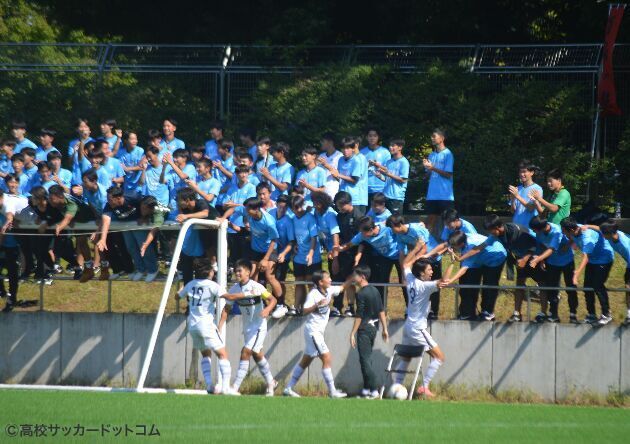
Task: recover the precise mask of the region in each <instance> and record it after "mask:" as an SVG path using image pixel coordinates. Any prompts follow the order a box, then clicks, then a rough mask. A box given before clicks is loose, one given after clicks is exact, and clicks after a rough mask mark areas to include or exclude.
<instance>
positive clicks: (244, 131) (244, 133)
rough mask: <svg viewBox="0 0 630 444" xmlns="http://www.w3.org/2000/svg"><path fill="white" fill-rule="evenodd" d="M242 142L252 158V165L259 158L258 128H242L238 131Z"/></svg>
mask: <svg viewBox="0 0 630 444" xmlns="http://www.w3.org/2000/svg"><path fill="white" fill-rule="evenodd" d="M238 137H239V139H241V144H242V146H244V147H245V148H246V151H247V153H249V155H250V156H251V158H252V165H250V167H252V166H253V163H254V162H256V160H257V159H258V146H256V130H255V129H254V128H241V130H240V131H239V133H238Z"/></svg>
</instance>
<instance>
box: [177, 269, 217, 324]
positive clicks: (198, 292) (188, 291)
mask: <svg viewBox="0 0 630 444" xmlns="http://www.w3.org/2000/svg"><path fill="white" fill-rule="evenodd" d="M225 293H226V291H225V289H224V288H222V287H221V286H219V284H217V283H216V282H214V281H211V280H210V279H193V280H192V281H190V282H188V283H187V284H186V285H185V286H184V288H182V289H181V290H180V291H179V296H180V297H184V296H186V299H187V300H188V310H189V313H188V326H189V327H192V326H193V325H195V324H197V323H198V322H200V321H204V322H214V310H215V304H216V301H217V299H218V298H219V297H221V296H222V295H224V294H225Z"/></svg>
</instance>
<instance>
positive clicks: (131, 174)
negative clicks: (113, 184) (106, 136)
mask: <svg viewBox="0 0 630 444" xmlns="http://www.w3.org/2000/svg"><path fill="white" fill-rule="evenodd" d="M124 140H125V146H124V149H122V150H120V151H119V153H120V156H119V160H120V166H121V168H122V169H123V171H124V172H125V178H124V182H123V189H124V190H125V195H126V196H130V197H139V196H140V193H141V191H142V186H141V185H140V177H141V176H142V169H143V168H142V165H141V163H142V158H143V157H144V149H142V148H141V147H139V146H138V135H137V134H136V133H134V132H132V131H130V132H128V133H127V134H125V136H124Z"/></svg>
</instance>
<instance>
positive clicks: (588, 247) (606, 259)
mask: <svg viewBox="0 0 630 444" xmlns="http://www.w3.org/2000/svg"><path fill="white" fill-rule="evenodd" d="M580 227H581V225H580ZM573 240H574V241H575V244H576V245H577V246H578V248H579V249H580V250H582V253H584V254H587V255H588V262H589V263H591V264H593V265H607V264H610V263H611V262H612V261H613V260H615V250H613V248H612V246H611V245H610V242H608V241H607V240H606V238H605V237H604V235H603V234H602V233H600V232H599V231H595V230H592V229H590V228H589V229H587V230H586V231H583V232H580V234H579V235H577V236H574V238H573Z"/></svg>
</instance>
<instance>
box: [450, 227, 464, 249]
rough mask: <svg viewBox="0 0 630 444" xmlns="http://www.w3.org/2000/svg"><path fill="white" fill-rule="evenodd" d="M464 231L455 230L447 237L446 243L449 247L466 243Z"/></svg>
mask: <svg viewBox="0 0 630 444" xmlns="http://www.w3.org/2000/svg"><path fill="white" fill-rule="evenodd" d="M466 239H467V237H466V233H464V232H463V231H460V230H457V231H455V232H453V233H451V235H450V236H449V237H448V244H449V245H450V246H451V247H456V246H458V245H462V244H465V243H466Z"/></svg>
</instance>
